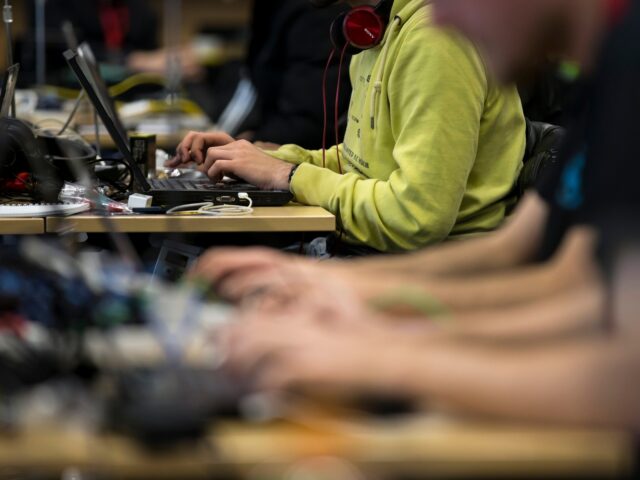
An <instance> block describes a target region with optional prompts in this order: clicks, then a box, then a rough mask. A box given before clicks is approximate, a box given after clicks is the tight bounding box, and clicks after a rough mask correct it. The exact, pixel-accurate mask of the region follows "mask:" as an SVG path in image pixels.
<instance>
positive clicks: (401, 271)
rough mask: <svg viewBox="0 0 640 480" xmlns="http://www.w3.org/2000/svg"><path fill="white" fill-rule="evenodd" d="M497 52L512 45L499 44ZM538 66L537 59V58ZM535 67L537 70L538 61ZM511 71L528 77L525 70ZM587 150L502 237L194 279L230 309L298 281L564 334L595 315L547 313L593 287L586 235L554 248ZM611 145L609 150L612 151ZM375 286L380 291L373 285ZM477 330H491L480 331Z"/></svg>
mask: <svg viewBox="0 0 640 480" xmlns="http://www.w3.org/2000/svg"><path fill="white" fill-rule="evenodd" d="M516 8H517V7H516ZM500 31H501V30H500V29H497V30H496V32H500ZM496 43H497V42H496ZM499 45H501V44H499ZM504 45H510V43H509V42H508V41H506V42H505V43H504ZM494 48H495V47H494ZM524 48H526V47H523V49H524ZM507 53H508V54H509V55H513V54H512V53H511V52H507ZM578 53H579V52H578ZM575 55H576V56H577V54H575ZM583 56H584V55H583ZM493 57H495V55H491V52H489V53H488V54H487V58H489V59H491V58H493ZM541 58H545V57H544V55H542V56H541ZM519 61H520V60H518V62H519ZM514 63H516V64H518V63H517V62H514ZM533 63H534V64H536V65H538V64H539V63H540V62H539V59H538V58H536V59H534V60H533ZM582 63H583V69H584V70H585V71H589V69H590V67H591V64H590V60H589V59H586V60H583V62H582ZM519 67H520V68H524V69H525V70H526V71H529V65H528V64H525V65H519ZM503 69H504V67H503ZM501 76H502V77H503V78H505V77H508V78H509V79H511V78H514V77H516V78H517V77H519V76H520V73H519V72H511V71H505V72H503V73H502V75H501ZM585 83H586V82H585ZM585 89H586V90H587V92H592V91H593V90H592V89H591V88H586V87H585ZM586 94H587V93H585V94H583V95H582V96H583V97H584V96H585V95H586ZM588 109H589V104H588V103H584V102H583V103H582V105H581V106H579V105H577V106H576V107H575V108H574V109H573V110H574V113H573V117H575V123H576V125H582V124H583V123H584V122H583V120H582V118H583V117H584V116H585V112H588ZM594 141H595V138H593V137H592V136H589V135H588V134H587V133H585V131H584V128H582V129H580V130H578V131H574V133H573V134H571V135H569V139H568V142H567V145H566V146H565V148H564V150H565V151H564V153H563V154H562V155H561V158H560V160H559V161H558V162H557V164H556V166H555V167H554V168H552V169H550V170H549V171H548V172H547V175H546V176H545V178H543V179H542V181H541V182H540V185H539V186H538V189H537V191H535V192H533V191H532V192H529V193H528V194H527V196H526V198H525V199H524V201H523V202H522V203H521V205H520V206H519V207H518V209H517V210H516V212H515V214H514V215H513V216H512V218H511V219H510V220H509V221H508V222H507V224H506V225H505V226H504V227H502V228H501V229H500V230H499V231H498V232H496V233H494V234H491V235H487V236H485V237H483V238H478V239H472V240H469V241H464V242H452V243H449V244H446V245H443V246H441V247H438V248H432V249H425V250H423V251H420V252H417V253H413V254H409V255H402V256H388V257H378V258H373V259H370V258H368V259H364V260H358V261H350V262H324V263H322V264H316V263H314V262H310V261H308V260H305V259H302V258H297V257H288V256H284V255H282V254H279V253H277V252H274V251H264V250H255V251H253V252H247V251H239V252H235V251H233V250H231V251H230V250H223V251H213V252H212V253H210V254H208V255H207V256H206V257H205V258H204V259H203V260H202V262H201V274H203V275H207V276H208V277H209V278H210V279H211V280H212V281H213V283H214V284H215V285H216V288H217V289H218V291H219V292H220V293H221V294H223V295H225V296H227V297H228V298H229V299H231V300H238V301H239V300H241V299H242V298H245V297H249V296H251V294H252V293H255V292H263V293H269V294H274V290H276V289H277V290H279V292H278V294H279V295H284V296H287V295H291V296H294V295H296V293H293V292H295V291H296V288H295V286H296V285H300V284H301V279H303V278H313V279H314V281H315V284H316V285H319V286H322V285H326V284H329V283H332V282H334V283H335V282H342V283H344V284H345V285H348V287H347V288H348V289H349V290H350V291H352V292H353V293H354V294H356V295H358V296H359V297H360V298H361V299H363V300H365V301H371V300H376V299H377V298H378V297H379V296H380V295H384V294H388V293H389V292H391V293H397V292H406V291H407V290H410V291H411V292H415V293H414V295H413V296H414V297H420V296H422V297H424V296H425V294H428V295H430V296H432V297H435V298H436V299H437V301H438V302H439V303H441V304H443V306H444V307H446V308H448V309H449V310H450V311H452V312H457V313H458V314H459V315H460V314H464V315H465V317H466V318H468V319H469V320H470V321H473V322H475V324H476V325H477V327H476V328H490V326H491V325H493V326H496V328H497V326H500V328H502V329H506V330H507V331H511V330H513V329H518V328H519V329H520V330H521V331H529V330H530V329H535V330H540V329H543V330H544V328H549V327H550V326H551V325H553V326H555V327H556V328H558V329H562V328H564V326H565V325H568V326H571V325H572V321H573V320H576V321H578V320H579V319H585V318H586V317H585V315H584V312H585V310H588V311H590V312H597V308H595V307H594V305H593V303H589V304H588V305H587V304H586V303H585V304H583V305H581V307H580V308H579V309H575V310H571V311H570V312H569V313H567V311H566V310H565V311H564V312H561V311H560V310H557V308H556V307H557V304H555V303H554V302H555V296H557V295H561V294H563V293H564V292H565V289H567V288H568V287H571V288H573V287H575V286H576V285H585V288H592V287H591V286H590V285H593V282H597V281H598V280H597V278H598V274H597V272H595V271H594V269H593V268H591V269H589V270H588V271H576V270H575V269H573V268H571V265H573V262H574V257H575V256H576V255H581V256H586V258H587V260H588V259H589V258H592V252H591V250H592V248H593V238H592V237H593V236H592V235H590V234H584V233H580V231H578V232H577V233H575V234H574V235H573V236H572V237H571V238H568V239H567V241H566V242H565V245H564V248H561V249H559V248H558V246H559V245H560V243H561V242H562V240H563V238H564V234H565V233H566V232H567V231H568V230H569V228H570V227H571V226H572V225H573V224H574V223H575V222H577V221H580V219H581V215H580V210H581V209H584V208H586V207H585V202H583V204H582V205H581V204H580V203H577V204H576V202H575V199H572V198H571V197H572V195H571V193H572V191H574V190H575V188H574V186H575V183H576V181H577V183H578V186H579V184H580V176H579V175H578V177H577V179H576V176H575V175H573V174H572V173H571V172H573V171H575V165H574V161H576V160H577V161H578V162H580V160H581V152H582V151H583V149H584V145H590V144H591V143H593V142H594ZM615 142H616V141H615V140H611V143H612V144H615ZM598 148H599V149H600V150H599V151H600V153H599V154H597V155H593V156H592V157H589V161H591V162H596V163H597V164H602V165H608V164H607V162H608V161H609V158H608V156H609V155H610V153H609V151H606V150H603V149H602V148H601V147H598ZM609 148H610V147H609ZM565 167H566V168H565ZM611 171H616V170H615V169H614V170H611V169H610V168H608V166H607V167H602V171H599V173H598V174H597V175H595V174H593V175H591V178H592V179H598V178H606V176H607V175H609V174H610V173H609V172H611ZM594 181H596V180H594ZM610 188H611V189H613V187H610ZM610 191H611V190H610ZM610 191H609V192H610ZM592 192H593V188H588V189H587V188H585V191H584V192H582V193H580V192H579V191H578V193H579V195H578V199H580V197H584V196H588V195H590V194H592ZM573 196H575V195H573ZM583 200H585V201H586V199H584V198H583ZM556 252H557V253H556ZM554 254H555V255H554ZM567 266H569V267H567ZM381 278H384V281H380V279H381ZM276 280H277V281H276ZM405 296H406V294H405ZM531 302H542V304H540V303H536V305H537V307H536V308H530V306H531ZM591 302H597V305H596V306H599V308H603V300H602V296H601V295H594V296H592V297H591ZM542 305H546V306H547V307H548V308H547V311H549V310H553V311H554V312H556V313H555V317H553V318H551V317H548V322H546V324H544V325H543V324H542V323H541V322H540V321H539V320H536V319H538V318H539V314H538V309H540V308H543V306H542ZM505 307H508V308H505ZM559 317H560V318H559ZM477 320H490V322H489V324H488V325H487V326H484V323H483V322H479V321H477ZM491 328H492V327H491Z"/></svg>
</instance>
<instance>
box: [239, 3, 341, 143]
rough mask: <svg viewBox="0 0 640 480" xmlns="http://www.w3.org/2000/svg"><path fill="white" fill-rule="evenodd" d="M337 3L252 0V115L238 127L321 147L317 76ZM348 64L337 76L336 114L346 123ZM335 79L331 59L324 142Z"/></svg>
mask: <svg viewBox="0 0 640 480" xmlns="http://www.w3.org/2000/svg"><path fill="white" fill-rule="evenodd" d="M343 10H344V8H343V7H332V8H326V9H321V10H320V9H316V8H313V7H312V6H311V5H310V4H309V2H308V0H282V1H278V2H268V1H264V0H256V1H255V2H254V7H253V21H252V37H251V44H250V47H249V53H248V58H247V69H248V73H249V76H250V77H251V80H252V81H253V84H254V86H255V87H256V90H257V92H258V106H257V115H253V116H252V117H251V120H250V121H249V122H248V123H247V124H246V125H244V126H243V129H244V130H253V131H255V132H256V136H255V139H256V140H262V141H270V142H274V143H295V144H298V145H301V146H303V147H306V148H320V147H321V145H322V127H323V114H322V76H323V71H324V68H325V64H326V62H327V59H328V57H329V53H330V51H331V48H332V47H331V42H330V39H329V27H330V25H331V23H332V21H333V20H334V19H335V17H336V16H337V15H338V13H339V12H340V11H343ZM349 62H350V58H346V59H345V62H344V65H343V75H342V78H341V97H340V98H341V101H340V108H339V112H340V117H341V118H342V119H343V122H340V123H345V124H346V111H347V108H348V106H349V99H350V96H351V83H350V80H349ZM337 77H338V61H337V60H336V61H334V62H333V65H332V67H331V69H330V71H329V75H328V81H327V85H328V88H327V92H328V102H327V103H328V112H329V119H330V122H329V125H328V132H329V133H328V135H327V137H328V144H331V145H333V143H335V142H334V141H332V140H330V139H332V138H334V137H335V135H333V133H332V132H333V131H334V130H333V129H334V127H333V125H334V123H333V120H332V119H333V116H334V115H333V111H334V102H335V90H336V85H337Z"/></svg>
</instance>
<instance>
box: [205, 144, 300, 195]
mask: <svg viewBox="0 0 640 480" xmlns="http://www.w3.org/2000/svg"><path fill="white" fill-rule="evenodd" d="M196 163H199V162H198V161H197V160H196ZM293 168H294V166H293V165H292V164H290V163H287V162H283V161H282V160H278V159H277V158H274V157H272V156H270V155H268V154H266V153H264V152H263V151H262V150H260V149H259V148H258V147H256V146H255V145H253V144H252V143H251V142H248V141H246V140H238V141H237V142H233V143H227V144H226V145H222V146H214V147H210V148H209V149H208V150H207V155H206V158H205V160H204V163H203V164H202V165H200V167H199V169H200V171H202V172H204V173H206V174H207V175H208V176H209V178H210V179H211V180H212V181H214V182H218V181H220V180H222V178H223V177H224V176H225V175H228V176H235V177H239V178H242V179H243V180H244V181H246V182H249V183H251V184H253V185H255V186H257V187H259V188H262V189H265V190H288V189H289V176H290V175H291V171H292V169H293Z"/></svg>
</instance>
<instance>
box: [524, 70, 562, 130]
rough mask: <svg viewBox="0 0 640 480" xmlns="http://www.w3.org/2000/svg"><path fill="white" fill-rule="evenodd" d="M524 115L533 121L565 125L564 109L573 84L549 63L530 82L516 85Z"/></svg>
mask: <svg viewBox="0 0 640 480" xmlns="http://www.w3.org/2000/svg"><path fill="white" fill-rule="evenodd" d="M518 93H519V94H520V98H521V99H522V108H523V110H524V116H525V117H526V118H527V119H528V120H531V121H534V122H544V123H550V124H552V125H560V126H562V127H566V116H565V113H566V112H565V109H566V107H567V105H570V104H571V102H572V100H573V98H572V97H573V94H574V85H573V83H572V82H571V81H570V80H568V79H565V78H563V77H562V75H560V73H559V72H558V66H557V65H554V64H550V65H549V66H548V67H547V68H546V69H545V71H544V72H543V73H542V74H540V75H538V76H537V77H536V78H534V79H532V80H531V81H530V82H526V83H522V84H519V85H518Z"/></svg>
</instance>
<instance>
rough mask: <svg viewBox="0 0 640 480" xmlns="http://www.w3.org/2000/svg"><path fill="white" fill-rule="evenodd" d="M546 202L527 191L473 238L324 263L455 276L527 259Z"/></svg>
mask: <svg viewBox="0 0 640 480" xmlns="http://www.w3.org/2000/svg"><path fill="white" fill-rule="evenodd" d="M547 215H548V209H547V206H546V205H545V204H544V202H543V201H542V200H541V199H540V197H538V195H537V194H535V193H533V192H532V193H528V194H527V195H526V196H525V198H524V199H523V200H522V202H521V204H520V206H519V207H518V209H517V210H516V212H515V213H514V214H513V215H512V217H511V218H510V219H509V220H507V222H506V223H505V225H504V226H502V227H501V228H500V229H498V230H497V231H495V232H492V233H488V234H485V235H483V236H479V237H476V238H473V239H468V240H462V241H453V242H448V243H444V244H442V245H437V246H434V247H430V248H428V249H424V250H420V251H418V252H415V253H411V254H406V255H395V256H378V257H370V258H366V259H362V260H355V261H351V262H338V263H335V264H332V263H328V264H327V268H335V269H337V270H342V271H343V272H345V273H348V272H353V273H354V274H357V275H358V276H360V277H364V276H366V275H367V274H379V273H382V272H384V273H385V274H386V273H398V274H402V275H410V276H413V277H416V278H425V277H426V278H430V277H433V276H457V275H466V274H473V273H481V272H495V271H498V270H503V269H507V268H512V267H515V266H517V265H522V264H523V263H525V262H527V261H529V260H531V259H532V258H533V256H534V255H535V252H536V250H537V248H538V245H539V243H540V238H541V236H542V233H543V232H544V223H545V221H546V218H547Z"/></svg>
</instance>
